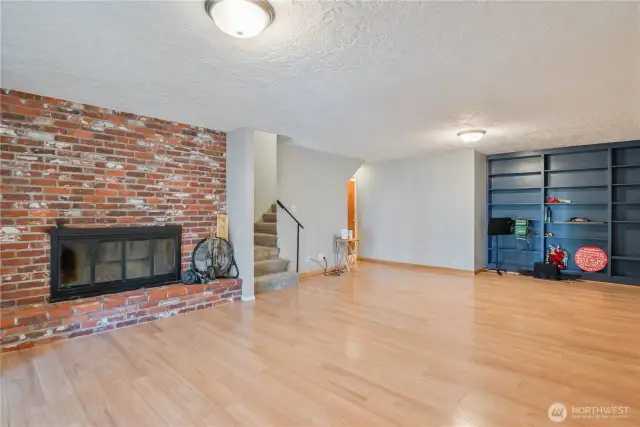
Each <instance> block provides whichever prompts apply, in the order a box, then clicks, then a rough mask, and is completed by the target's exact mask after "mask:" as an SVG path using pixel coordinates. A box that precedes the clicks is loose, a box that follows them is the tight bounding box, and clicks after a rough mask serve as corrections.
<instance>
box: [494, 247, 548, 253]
mask: <svg viewBox="0 0 640 427" xmlns="http://www.w3.org/2000/svg"><path fill="white" fill-rule="evenodd" d="M489 251H491V252H496V251H501V252H522V253H527V254H539V253H541V252H540V251H525V250H520V249H502V248H500V249H496V248H489Z"/></svg>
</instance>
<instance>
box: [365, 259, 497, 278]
mask: <svg viewBox="0 0 640 427" xmlns="http://www.w3.org/2000/svg"><path fill="white" fill-rule="evenodd" d="M358 261H362V262H370V263H374V264H382V265H388V266H391V267H402V268H412V269H418V270H425V271H430V272H431V273H445V274H451V273H457V274H466V275H476V274H478V273H480V272H482V271H484V268H482V269H480V270H477V271H474V270H460V269H457V268H449V267H437V266H433V265H423V264H411V263H408V262H398V261H387V260H382V259H375V258H358Z"/></svg>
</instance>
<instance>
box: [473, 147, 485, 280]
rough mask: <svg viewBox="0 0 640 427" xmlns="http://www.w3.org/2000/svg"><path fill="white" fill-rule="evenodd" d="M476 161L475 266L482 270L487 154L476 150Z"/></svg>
mask: <svg viewBox="0 0 640 427" xmlns="http://www.w3.org/2000/svg"><path fill="white" fill-rule="evenodd" d="M474 162H475V164H474V176H475V178H474V187H475V194H474V205H475V218H474V227H475V234H474V239H475V256H474V260H475V265H474V267H475V270H480V269H481V268H484V267H486V266H487V233H486V231H487V156H485V155H484V154H482V153H479V152H477V151H476V152H475V158H474Z"/></svg>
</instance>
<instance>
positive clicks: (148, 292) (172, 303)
mask: <svg viewBox="0 0 640 427" xmlns="http://www.w3.org/2000/svg"><path fill="white" fill-rule="evenodd" d="M241 293H242V281H241V280H238V279H222V280H220V281H219V282H216V283H209V284H200V285H183V284H175V285H167V286H160V287H155V288H145V289H137V290H135V291H128V292H122V293H118V294H109V295H102V296H99V297H91V298H85V299H80V300H73V301H64V302H58V303H50V304H36V305H31V306H23V307H16V308H11V309H5V310H3V313H2V317H1V323H0V348H1V349H2V352H10V351H17V350H23V349H27V348H31V347H34V346H36V345H42V344H48V343H51V342H54V341H60V340H64V339H71V338H76V337H80V336H86V335H92V334H96V333H101V332H106V331H110V330H113V329H119V328H122V327H126V326H131V325H135V324H140V323H146V322H149V321H153V320H156V319H161V318H165V317H169V316H174V315H176V314H181V313H188V312H191V311H195V310H201V309H204V308H209V307H213V306H217V305H220V304H224V303H228V302H233V301H239V300H240V299H241Z"/></svg>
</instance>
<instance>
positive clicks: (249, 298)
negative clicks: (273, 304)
mask: <svg viewBox="0 0 640 427" xmlns="http://www.w3.org/2000/svg"><path fill="white" fill-rule="evenodd" d="M255 299H256V296H255V295H251V296H248V297H245V296H244V295H242V302H249V301H254V300H255Z"/></svg>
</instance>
